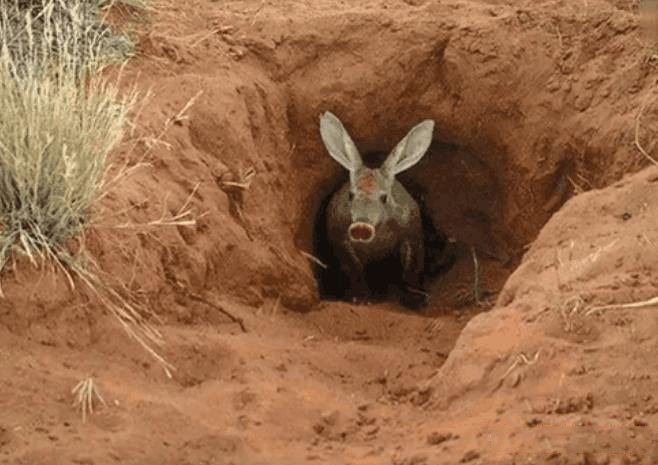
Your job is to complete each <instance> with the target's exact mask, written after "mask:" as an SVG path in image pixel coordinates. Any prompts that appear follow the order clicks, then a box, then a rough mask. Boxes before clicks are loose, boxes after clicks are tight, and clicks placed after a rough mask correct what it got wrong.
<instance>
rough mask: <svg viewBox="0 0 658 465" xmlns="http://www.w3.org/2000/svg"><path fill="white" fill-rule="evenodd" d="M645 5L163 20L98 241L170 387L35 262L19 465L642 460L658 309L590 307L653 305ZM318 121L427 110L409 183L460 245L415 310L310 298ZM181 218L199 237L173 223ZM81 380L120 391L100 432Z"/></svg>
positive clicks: (13, 383) (9, 375) (113, 328)
mask: <svg viewBox="0 0 658 465" xmlns="http://www.w3.org/2000/svg"><path fill="white" fill-rule="evenodd" d="M631 3H632V2H604V1H590V2H587V8H581V7H580V6H577V5H575V4H571V3H569V2H562V1H552V0H551V1H531V2H530V1H528V2H521V3H519V2H506V1H476V0H470V1H457V0H455V1H449V2H431V1H404V2H391V1H388V0H369V1H366V2H335V1H329V0H322V1H316V2H306V1H285V2H276V4H274V2H254V1H247V0H244V1H232V2H221V4H215V3H212V2H210V3H209V2H201V1H193V2H191V3H190V4H186V5H185V6H182V4H176V3H173V2H172V3H171V4H168V2H163V3H162V5H161V8H158V9H157V10H154V11H149V12H148V14H147V15H146V17H143V18H142V21H143V22H142V24H141V26H140V27H142V28H144V32H143V35H142V39H141V42H140V47H139V51H140V53H139V54H138V56H137V57H136V58H135V59H134V60H132V61H131V63H130V64H129V66H128V68H127V69H126V70H124V71H123V82H124V83H125V84H126V85H131V84H133V83H136V84H137V85H138V86H139V88H141V89H145V90H146V89H151V91H152V96H151V98H150V99H149V100H148V103H147V104H145V105H144V106H143V108H142V109H141V110H140V113H139V119H138V123H139V124H138V126H137V127H136V128H135V129H134V130H133V131H132V132H131V133H130V135H129V137H128V138H127V140H126V141H124V143H123V145H122V146H121V147H119V149H118V150H117V152H116V154H115V156H114V161H115V162H116V163H123V162H126V163H128V164H129V166H133V167H134V169H133V170H132V171H131V175H130V176H128V177H126V178H125V179H123V180H122V181H121V182H120V183H119V184H118V185H117V186H116V187H115V188H114V190H113V191H112V192H111V194H110V195H108V196H107V197H105V198H104V199H103V200H102V201H101V202H100V203H99V205H98V207H97V208H98V211H97V212H96V217H97V218H98V221H97V222H96V224H95V225H94V227H92V228H91V229H90V231H89V233H88V234H87V236H86V238H85V241H86V246H87V248H88V249H89V250H90V252H91V253H92V255H93V256H94V258H95V259H96V260H98V262H99V264H100V265H101V267H102V268H103V269H104V270H106V271H107V273H108V279H112V280H113V281H115V282H116V285H117V286H118V288H120V289H123V290H125V291H126V292H128V291H130V292H131V295H134V296H135V298H136V299H138V300H139V301H140V302H141V303H142V304H143V305H145V306H147V307H149V308H152V309H153V312H154V315H157V316H158V317H159V318H160V319H162V331H163V334H164V336H165V339H166V345H165V346H164V347H163V349H162V351H163V354H164V355H165V356H166V357H167V359H168V360H170V361H171V362H172V363H173V364H174V365H175V366H176V368H177V370H176V371H175V372H174V373H173V378H172V379H168V378H166V377H165V376H164V375H163V373H162V370H161V368H160V367H159V365H158V364H157V363H155V362H154V361H153V359H152V358H151V357H150V356H149V355H148V354H146V353H145V352H144V351H142V349H141V348H140V347H139V345H138V344H135V343H133V342H130V343H128V339H127V337H126V336H125V334H124V333H123V332H122V330H121V328H119V327H118V326H117V325H116V324H115V322H114V321H113V320H112V319H111V318H109V317H107V316H105V315H103V314H102V313H100V312H99V311H98V308H97V306H96V305H95V304H94V303H93V300H92V299H85V298H82V297H81V296H80V295H78V294H77V292H76V291H71V290H69V289H68V288H67V286H66V281H65V279H63V278H62V277H59V276H53V275H52V274H51V273H41V272H38V271H34V270H32V269H31V268H29V267H24V266H17V267H16V271H15V273H13V272H12V273H5V276H3V291H4V293H5V295H6V298H5V299H4V301H2V302H0V333H1V339H0V340H1V341H2V343H0V364H1V365H0V366H1V367H2V369H3V371H2V377H1V379H0V398H1V399H2V400H1V401H0V411H2V412H3V414H2V415H0V461H1V462H2V463H26V464H27V463H29V464H39V463H44V464H45V463H48V464H49V465H50V464H57V463H67V464H68V463H99V464H100V463H114V462H120V463H136V464H137V463H139V464H144V463H164V464H167V463H172V464H174V463H175V464H184V463H226V464H230V463H234V464H259V463H263V464H265V463H285V464H295V463H313V462H315V463H332V464H341V463H358V464H370V463H372V464H381V463H393V464H399V465H401V464H435V463H436V464H439V463H440V464H443V463H446V464H448V463H458V462H461V463H482V464H485V463H521V462H523V463H526V462H531V463H564V464H567V463H568V464H571V463H573V464H577V463H652V462H651V460H653V459H651V455H650V454H651V452H650V451H651V450H652V449H651V447H653V446H652V440H653V439H652V437H651V434H650V433H651V431H652V430H653V428H654V427H655V426H658V425H654V423H655V422H656V421H658V420H656V418H658V417H656V413H657V412H658V408H657V407H656V404H655V402H656V400H655V399H654V395H655V394H654V393H655V391H656V386H655V385H654V384H655V383H654V381H655V380H654V379H653V378H654V376H653V374H654V373H655V368H656V367H653V365H654V364H655V357H652V349H653V348H654V347H655V344H656V337H655V333H656V331H655V329H656V328H655V325H656V318H655V317H654V316H653V315H654V313H653V312H655V307H654V308H653V309H652V308H644V309H642V308H626V309H618V308H615V309H607V310H600V311H594V310H595V307H597V306H601V305H606V304H617V303H627V302H639V301H643V300H647V299H650V298H652V297H654V296H656V295H658V278H657V277H656V272H655V266H654V263H656V261H657V259H658V257H657V256H656V250H657V249H656V244H658V236H657V233H656V232H655V231H658V228H657V227H656V226H657V225H656V221H657V220H656V218H658V212H657V211H656V205H655V200H654V199H655V198H656V194H657V193H658V192H657V190H658V182H657V181H656V180H657V179H658V171H656V169H655V168H645V167H646V166H647V165H648V164H650V162H649V161H648V160H647V158H646V157H644V156H643V155H642V154H641V153H639V151H638V149H637V145H640V146H641V147H643V148H644V150H646V151H647V152H648V153H649V154H654V156H655V150H654V147H653V145H652V140H651V134H652V133H655V130H656V129H657V127H656V126H657V123H656V121H658V119H657V118H656V116H657V112H658V106H657V105H656V104H655V101H656V98H655V97H656V95H655V90H654V88H655V83H656V69H655V63H654V61H652V60H654V58H652V55H651V54H650V53H649V52H647V49H645V48H643V47H641V46H640V45H638V37H639V36H638V24H639V20H638V17H637V15H636V14H635V12H634V11H633V10H632V9H631V5H630V4H631ZM131 20H133V21H134V18H133V19H131ZM325 110H330V111H332V112H334V113H336V114H337V115H339V116H340V118H341V120H343V121H344V122H345V123H346V125H347V126H348V130H349V131H350V133H351V134H352V135H353V137H354V139H355V142H356V144H357V145H358V146H359V147H360V148H362V149H363V150H364V151H365V150H388V149H390V148H392V147H393V145H394V144H395V143H396V142H397V141H398V140H399V139H400V138H401V137H402V136H403V135H404V134H405V133H406V131H407V130H408V129H409V128H410V127H411V126H413V124H415V123H417V122H418V121H420V120H421V119H424V118H433V119H434V120H435V121H436V124H437V126H436V130H435V140H434V142H433V144H432V146H431V147H430V150H429V152H428V154H427V156H425V157H424V159H423V160H422V161H421V162H420V163H419V164H418V165H417V166H415V167H414V168H412V169H410V170H409V172H407V173H405V174H404V176H401V180H402V182H404V183H405V185H407V186H408V187H409V189H410V191H411V192H412V193H413V194H414V195H415V196H416V198H418V199H419V201H421V203H422V204H423V206H424V208H425V209H426V211H427V216H428V218H429V221H431V223H432V224H433V225H434V226H436V228H437V230H440V231H442V232H444V233H445V235H446V237H447V238H449V249H450V250H449V252H450V253H451V254H453V256H454V264H453V265H452V266H451V267H450V268H449V269H448V270H446V271H445V272H444V273H441V274H439V275H438V276H437V277H436V279H433V280H432V281H431V283H430V286H429V291H430V294H431V300H430V306H429V308H428V309H427V310H426V311H424V312H417V313H414V312H409V311H406V310H403V309H401V308H400V307H399V305H397V304H396V303H395V302H394V301H391V302H384V303H380V304H376V305H373V306H353V305H350V304H348V303H345V302H340V301H335V300H330V299H323V298H321V297H322V295H321V293H320V292H319V291H320V290H321V286H319V283H318V281H317V277H318V269H317V265H316V264H315V262H314V261H313V260H311V259H309V254H314V253H315V254H317V252H318V249H317V240H318V234H319V233H318V228H317V223H318V222H317V218H318V215H319V214H320V213H321V210H322V205H323V203H324V202H325V201H326V198H327V196H328V195H329V194H330V193H331V192H332V191H333V190H334V189H335V188H336V187H337V186H338V185H339V183H340V182H342V181H344V179H345V177H344V173H343V172H342V171H341V170H342V168H340V167H339V166H338V165H337V164H336V163H335V162H333V161H332V160H331V159H330V158H329V157H328V156H327V154H326V153H325V151H324V148H323V147H322V145H321V142H320V138H319V135H318V116H319V114H320V113H321V112H323V111H325ZM640 111H642V113H641V116H642V118H641V119H638V115H639V114H640ZM631 173H636V174H631ZM189 209H191V211H192V212H193V213H194V215H195V216H196V218H197V221H196V223H195V224H194V225H193V226H185V225H177V226H167V225H166V219H167V218H171V217H175V216H176V215H177V214H178V213H180V212H181V211H185V210H189ZM473 253H474V254H475V257H477V260H478V265H479V266H480V268H481V270H482V276H481V277H480V278H481V289H480V291H481V292H482V293H483V295H484V296H485V297H486V298H487V301H486V302H485V303H484V304H483V305H479V306H478V305H474V303H473V286H474V284H473V282H474V276H473ZM321 258H322V257H321ZM508 278H509V279H508ZM35 282H36V283H37V285H35V284H34V283H35ZM593 309H594V310H593ZM229 313H230V314H232V315H234V316H237V317H238V318H240V319H242V320H243V321H244V326H245V328H246V332H245V331H243V330H242V329H241V328H240V326H239V325H237V324H235V322H234V321H231V320H230V319H229V318H227V317H226V315H227V314H229ZM154 319H155V316H154ZM84 376H94V377H95V379H96V380H97V382H98V385H99V389H100V391H101V394H102V395H104V397H105V399H106V401H107V405H106V406H104V407H101V408H100V409H99V410H98V412H97V413H95V414H94V415H93V416H92V417H91V419H90V421H89V422H88V423H86V424H83V423H81V421H80V418H79V414H78V413H77V412H76V411H75V410H74V409H73V408H72V407H71V405H70V402H71V396H70V390H71V388H72V387H73V386H75V384H76V383H77V382H78V381H79V380H80V379H81V378H82V377H84Z"/></svg>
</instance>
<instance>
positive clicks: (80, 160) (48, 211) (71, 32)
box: [0, 0, 168, 367]
mask: <svg viewBox="0 0 658 465" xmlns="http://www.w3.org/2000/svg"><path fill="white" fill-rule="evenodd" d="M9 3H10V5H9V6H7V7H4V8H3V9H2V10H1V13H0V15H1V16H0V26H1V27H0V30H1V34H2V37H0V42H1V43H2V46H1V48H0V82H2V83H3V85H2V87H0V105H1V106H2V108H3V114H4V117H3V118H2V121H0V173H2V176H1V177H0V218H1V220H2V231H1V232H0V267H5V265H6V263H7V260H8V259H10V257H13V256H17V255H18V256H26V257H28V258H29V260H30V261H31V262H32V263H33V264H34V265H35V266H44V265H46V266H50V265H54V266H55V267H57V268H59V270H60V271H61V272H62V273H64V274H65V275H66V276H67V278H68V280H69V283H70V285H71V287H75V285H76V283H82V284H83V286H84V287H85V288H86V289H87V290H90V291H91V292H92V293H93V294H94V295H95V296H96V297H97V298H98V299H99V300H100V301H101V302H102V303H103V304H104V305H105V306H106V307H107V308H108V309H110V310H111V311H112V313H113V314H114V315H115V316H116V317H117V318H118V320H119V321H120V323H121V324H122V326H123V327H124V328H125V329H126V330H127V331H128V332H129V334H130V335H132V336H133V337H135V338H136V339H137V340H138V341H139V342H140V343H141V344H142V345H143V346H144V347H145V348H146V349H147V350H148V351H149V352H151V353H152V354H153V355H154V356H155V357H156V358H158V360H160V361H161V362H162V363H163V364H164V365H165V367H167V366H168V365H167V364H166V362H165V361H164V360H163V359H161V358H160V357H159V355H157V353H156V352H155V351H154V350H153V349H152V345H153V344H158V343H160V342H161V340H160V336H159V334H158V333H157V331H155V330H154V329H153V328H152V327H150V326H149V325H148V323H147V322H146V320H145V319H144V317H143V314H144V312H143V309H140V308H139V307H138V306H137V305H135V304H132V303H130V301H129V299H126V298H124V297H123V296H122V295H121V294H120V293H118V292H116V291H115V290H113V289H112V288H111V287H110V286H109V285H108V284H107V283H106V281H105V280H104V279H103V278H102V277H101V276H102V273H101V271H100V270H98V269H96V267H95V266H94V264H93V261H92V260H89V259H88V258H87V257H86V256H85V254H84V244H83V240H82V239H80V240H77V241H76V239H79V238H80V237H82V236H83V235H82V233H83V231H84V228H85V226H86V225H88V224H89V221H90V218H89V214H90V206H91V205H92V203H93V202H94V201H95V200H96V199H97V198H98V197H99V196H101V195H102V194H103V193H104V191H105V190H106V189H107V188H108V186H109V184H111V182H110V181H113V180H116V177H117V174H116V170H114V172H113V174H112V178H111V179H110V176H109V174H108V173H109V172H110V171H111V170H110V168H111V167H110V166H109V165H108V163H107V156H108V154H109V152H110V150H112V148H113V147H114V146H115V144H116V143H117V142H118V141H120V140H121V139H122V137H123V135H124V131H125V129H126V127H127V126H128V124H129V118H128V115H129V113H130V112H131V110H132V109H133V107H134V105H135V103H136V102H137V94H136V93H135V92H132V91H129V92H123V93H122V94H121V95H120V94H119V91H118V85H117V84H118V83H117V82H114V81H111V80H108V79H107V78H104V77H102V76H101V75H100V74H99V71H101V70H102V69H103V68H104V67H105V66H107V65H108V64H110V63H117V62H118V63H120V62H121V61H124V60H125V59H126V58H127V57H128V56H130V54H131V53H130V52H131V50H132V44H131V43H130V41H129V39H128V38H127V37H124V36H115V35H113V33H112V31H111V30H110V29H109V28H108V27H107V26H105V25H104V24H103V18H102V16H101V15H102V12H103V11H104V10H103V7H108V6H111V5H108V2H98V1H84V0H73V1H67V2H63V1H55V0H38V1H32V2H26V1H21V0H15V1H13V2H9ZM123 3H125V4H126V5H130V6H133V7H140V6H143V5H142V4H141V2H136V1H130V2H125V1H124V2H123ZM121 175H122V172H121V170H119V175H118V176H121ZM72 241H73V242H72ZM72 245H76V246H75V247H73V246H72ZM74 251H75V252H74Z"/></svg>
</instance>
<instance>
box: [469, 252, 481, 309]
mask: <svg viewBox="0 0 658 465" xmlns="http://www.w3.org/2000/svg"><path fill="white" fill-rule="evenodd" d="M471 255H472V256H473V273H474V275H475V277H474V280H473V299H474V300H475V305H480V303H481V297H482V296H481V293H480V262H479V261H478V256H477V252H476V251H475V246H471Z"/></svg>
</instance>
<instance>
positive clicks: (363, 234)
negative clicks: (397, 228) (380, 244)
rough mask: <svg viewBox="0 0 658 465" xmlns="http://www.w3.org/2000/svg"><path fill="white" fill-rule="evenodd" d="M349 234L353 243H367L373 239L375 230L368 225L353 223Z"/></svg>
mask: <svg viewBox="0 0 658 465" xmlns="http://www.w3.org/2000/svg"><path fill="white" fill-rule="evenodd" d="M349 234H350V239H352V240H353V241H360V242H368V241H371V240H372V238H373V237H375V228H374V227H373V226H372V225H370V224H368V223H353V224H352V225H351V226H350V229H349Z"/></svg>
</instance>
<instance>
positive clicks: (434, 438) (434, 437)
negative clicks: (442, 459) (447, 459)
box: [427, 431, 457, 446]
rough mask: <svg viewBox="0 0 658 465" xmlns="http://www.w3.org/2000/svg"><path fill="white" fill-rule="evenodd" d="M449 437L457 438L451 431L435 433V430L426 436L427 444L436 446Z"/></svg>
mask: <svg viewBox="0 0 658 465" xmlns="http://www.w3.org/2000/svg"><path fill="white" fill-rule="evenodd" d="M451 439H457V436H455V435H453V434H452V433H437V432H436V431H435V432H433V433H431V434H429V435H428V436H427V444H429V445H430V446H438V445H439V444H442V443H444V442H446V441H449V440H451Z"/></svg>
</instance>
